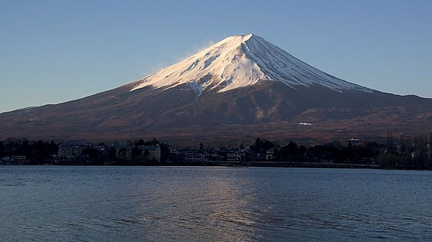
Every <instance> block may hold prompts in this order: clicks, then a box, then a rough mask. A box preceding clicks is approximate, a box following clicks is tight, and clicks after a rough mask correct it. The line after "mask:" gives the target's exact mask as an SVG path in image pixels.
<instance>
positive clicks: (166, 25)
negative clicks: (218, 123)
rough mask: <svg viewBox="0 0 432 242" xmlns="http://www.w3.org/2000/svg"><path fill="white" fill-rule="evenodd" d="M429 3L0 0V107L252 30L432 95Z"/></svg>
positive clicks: (136, 71)
mask: <svg viewBox="0 0 432 242" xmlns="http://www.w3.org/2000/svg"><path fill="white" fill-rule="evenodd" d="M431 11H432V1H430V0H361V1H346V0H326V1H324V0H322V1H320V0H282V1H271V0H267V1H253V0H248V1H236V0H228V1H227V0H218V1H204V0H200V1H187V0H184V1H177V0H172V1H162V0H158V1H151V0H149V1H128V0H124V1H108V0H101V1H96V0H64V1H58V0H51V1H48V0H38V1H34V0H0V31H1V34H0V84H1V85H0V112H4V111H8V110H13V109H17V108H23V107H27V106H38V105H44V104H48V103H60V102H65V101H69V100H73V99H77V98H81V97H84V96H88V95H91V94H95V93H98V92H101V91H105V90H108V89H112V88H115V87H118V86H121V85H123V84H126V83H129V82H132V81H135V80H137V79H139V78H141V77H144V76H146V75H149V74H151V73H152V72H154V71H156V70H158V69H160V68H162V67H165V66H168V65H170V64H173V63H175V62H177V61H179V60H181V59H183V58H185V57H187V56H189V55H191V54H193V53H195V52H196V51H198V50H200V49H202V48H204V47H207V46H209V45H210V44H211V43H214V42H217V41H219V40H221V39H224V38H225V37H227V36H230V35H238V34H248V33H254V34H257V35H259V36H261V37H263V38H265V39H267V40H268V41H270V42H272V43H273V44H275V45H277V46H279V47H281V48H282V49H284V50H286V51H287V52H289V53H291V54H292V55H294V56H296V57H297V58H299V59H301V60H303V61H305V62H307V63H309V64H311V65H313V66H315V67H317V68H319V69H321V70H323V71H325V72H327V73H329V74H332V75H334V76H337V77H340V78H342V79H344V80H347V81H350V82H354V83H357V84H360V85H363V86H366V87H369V88H373V89H377V90H380V91H385V92H391V93H396V94H415V95H419V96H423V97H430V98H432V79H431V76H432V12H431Z"/></svg>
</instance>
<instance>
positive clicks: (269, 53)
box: [131, 34, 372, 95]
mask: <svg viewBox="0 0 432 242" xmlns="http://www.w3.org/2000/svg"><path fill="white" fill-rule="evenodd" d="M263 80H271V81H279V82H282V83H284V84H286V85H288V86H290V87H292V88H294V89H295V88H296V86H306V87H310V86H316V85H318V86H323V87H327V88H329V89H332V90H334V91H338V92H343V91H344V90H358V91H365V92H372V90H370V89H368V88H365V87H362V86H359V85H356V84H353V83H349V82H346V81H344V80H341V79H339V78H336V77H334V76H331V75H329V74H327V73H325V72H322V71H320V70H318V69H316V68H314V67H312V66H310V65H308V64H306V63H304V62H302V61H300V60H299V59H297V58H295V57H293V56H292V55H290V54H288V53H287V52H286V51H284V50H282V49H280V48H279V47H277V46H275V45H273V44H271V43H270V42H268V41H266V40H265V39H263V38H261V37H259V36H257V35H254V34H248V35H237V36H231V37H228V38H226V39H224V40H222V41H220V42H218V43H216V44H214V45H212V46H210V47H208V48H206V49H204V50H202V51H200V52H198V53H197V54H195V55H193V56H191V57H189V58H187V59H186V60H183V61H181V62H179V63H177V64H174V65H172V66H169V67H167V68H164V69H162V70H160V71H158V72H157V73H155V74H152V75H150V76H147V77H145V78H143V79H141V80H138V81H137V82H135V83H133V88H132V90H131V91H135V90H138V89H141V88H143V87H147V86H153V87H155V88H164V89H169V88H172V87H175V86H178V85H181V84H186V83H187V84H189V85H190V86H191V87H192V88H193V89H194V90H195V91H196V93H197V94H198V95H200V94H201V93H202V92H203V91H204V90H211V89H214V88H216V90H217V91H218V92H226V91H229V90H233V89H236V88H240V87H246V86H249V85H254V84H256V83H258V82H259V81H263Z"/></svg>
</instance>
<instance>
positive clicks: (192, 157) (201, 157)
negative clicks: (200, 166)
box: [185, 152, 207, 163]
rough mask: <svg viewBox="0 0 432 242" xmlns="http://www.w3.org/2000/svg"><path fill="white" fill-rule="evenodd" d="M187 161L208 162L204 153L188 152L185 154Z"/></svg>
mask: <svg viewBox="0 0 432 242" xmlns="http://www.w3.org/2000/svg"><path fill="white" fill-rule="evenodd" d="M185 161H186V162H193V163H198V162H206V161H207V159H206V155H205V154H204V153H198V152H186V153H185Z"/></svg>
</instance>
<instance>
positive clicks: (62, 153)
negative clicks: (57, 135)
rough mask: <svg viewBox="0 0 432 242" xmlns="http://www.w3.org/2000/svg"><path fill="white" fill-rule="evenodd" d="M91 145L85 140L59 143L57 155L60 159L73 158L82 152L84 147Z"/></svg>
mask: <svg viewBox="0 0 432 242" xmlns="http://www.w3.org/2000/svg"><path fill="white" fill-rule="evenodd" d="M90 147H91V144H90V143H85V142H65V143H61V144H60V145H59V150H58V157H59V158H61V159H75V158H78V157H80V156H81V155H82V154H83V151H84V150H85V149H88V148H90Z"/></svg>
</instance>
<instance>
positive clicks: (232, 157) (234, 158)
mask: <svg viewBox="0 0 432 242" xmlns="http://www.w3.org/2000/svg"><path fill="white" fill-rule="evenodd" d="M241 160H242V155H241V154H240V153H239V152H230V153H228V154H227V161H229V162H239V161H241Z"/></svg>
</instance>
